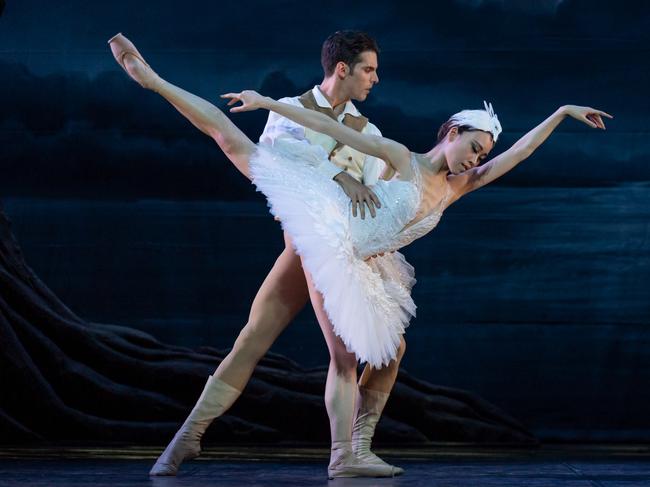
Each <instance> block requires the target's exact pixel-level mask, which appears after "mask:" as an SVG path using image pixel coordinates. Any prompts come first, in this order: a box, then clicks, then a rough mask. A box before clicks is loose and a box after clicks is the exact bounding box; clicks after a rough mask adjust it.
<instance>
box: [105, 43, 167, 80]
mask: <svg viewBox="0 0 650 487" xmlns="http://www.w3.org/2000/svg"><path fill="white" fill-rule="evenodd" d="M108 45H109V46H110V47H111V52H112V53H113V57H114V58H115V60H116V61H117V63H118V64H119V65H120V66H122V69H123V70H124V71H126V73H127V74H128V75H129V76H130V77H131V79H133V80H134V81H136V82H137V83H138V84H139V85H140V86H142V87H143V88H146V89H149V90H153V91H157V89H156V86H157V84H158V82H159V81H160V77H159V76H158V75H157V74H156V72H155V71H154V70H153V69H151V66H149V64H148V63H147V62H146V61H145V60H144V58H143V57H142V55H141V54H140V52H139V51H138V50H137V49H136V48H135V46H134V45H133V43H132V42H131V41H130V40H128V39H127V38H126V37H124V36H123V35H122V33H121V32H120V33H119V34H116V35H114V36H113V37H111V38H110V39H109V40H108ZM127 54H130V55H131V56H132V59H128V58H127V59H125V56H126V55H127ZM133 58H135V59H136V60H138V61H140V63H142V65H140V63H138V62H136V61H134V59H133ZM127 64H128V66H127Z"/></svg>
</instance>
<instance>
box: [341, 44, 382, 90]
mask: <svg viewBox="0 0 650 487" xmlns="http://www.w3.org/2000/svg"><path fill="white" fill-rule="evenodd" d="M377 65H378V64H377V53H376V52H374V51H364V52H362V53H361V54H359V61H358V62H357V63H356V64H355V65H354V69H353V71H352V72H350V71H349V67H348V70H347V72H346V76H345V78H344V79H343V80H342V82H343V86H345V89H346V91H347V93H348V94H349V96H350V98H351V99H352V100H356V101H364V100H365V99H366V98H367V97H368V93H370V90H372V87H373V86H375V85H376V84H377V83H379V76H377ZM346 66H347V65H346Z"/></svg>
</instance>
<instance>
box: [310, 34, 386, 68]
mask: <svg viewBox="0 0 650 487" xmlns="http://www.w3.org/2000/svg"><path fill="white" fill-rule="evenodd" d="M366 51H373V52H375V53H376V54H379V46H378V45H377V41H375V40H374V39H373V38H372V37H370V36H369V35H368V34H366V33H365V32H361V31H358V30H339V31H337V32H334V34H332V35H331V36H329V37H328V38H327V39H325V42H323V47H322V48H321V53H320V62H321V65H322V66H323V71H324V72H325V76H331V75H332V73H334V68H336V63H338V62H341V61H343V62H344V63H345V64H347V65H348V66H350V71H351V72H353V71H354V66H355V65H356V64H357V63H358V62H359V61H360V60H361V59H359V55H360V54H361V53H362V52H366Z"/></svg>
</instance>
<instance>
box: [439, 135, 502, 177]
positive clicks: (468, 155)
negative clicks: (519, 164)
mask: <svg viewBox="0 0 650 487" xmlns="http://www.w3.org/2000/svg"><path fill="white" fill-rule="evenodd" d="M492 147H494V142H493V141H492V135H491V134H490V133H488V132H484V131H482V130H472V131H469V130H468V131H465V132H462V133H460V134H459V133H458V127H452V128H451V129H450V130H449V133H448V134H447V140H446V141H445V158H446V159H447V165H448V166H449V171H450V172H451V173H452V174H460V173H462V172H465V171H467V170H469V169H472V168H473V167H476V166H478V165H479V164H480V163H481V162H483V160H484V159H485V158H486V157H487V155H488V154H489V153H490V151H491V150H492Z"/></svg>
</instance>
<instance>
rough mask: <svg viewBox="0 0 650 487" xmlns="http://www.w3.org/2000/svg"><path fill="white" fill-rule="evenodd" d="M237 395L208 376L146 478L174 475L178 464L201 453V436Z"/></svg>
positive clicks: (218, 380) (224, 384)
mask: <svg viewBox="0 0 650 487" xmlns="http://www.w3.org/2000/svg"><path fill="white" fill-rule="evenodd" d="M240 394H241V391H240V390H238V389H235V388H234V387H232V386H230V385H228V384H226V383H225V382H224V381H222V380H220V379H217V378H216V377H214V376H213V375H211V376H210V377H209V378H208V382H207V383H206V384H205V388H204V389H203V392H202V393H201V397H199V400H198V401H197V402H196V405H195V406H194V409H192V412H191V413H190V415H189V416H188V417H187V419H186V420H185V422H184V423H183V425H182V426H181V428H180V429H179V430H178V432H177V433H176V435H174V438H173V439H172V441H171V442H170V443H169V445H168V446H167V448H165V451H164V452H162V454H161V455H160V457H159V458H158V460H157V461H156V463H155V465H154V466H153V468H152V469H151V471H150V472H149V475H176V472H178V468H179V467H180V465H181V463H183V462H184V461H185V460H189V459H191V458H195V457H198V456H199V454H200V453H201V437H202V436H203V433H204V432H205V430H206V429H207V428H208V426H210V423H212V421H213V420H214V419H215V418H217V417H218V416H221V415H222V414H223V413H224V412H226V410H227V409H228V408H229V407H230V406H232V404H233V403H234V402H235V400H236V399H237V398H238V397H239V395H240Z"/></svg>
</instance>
